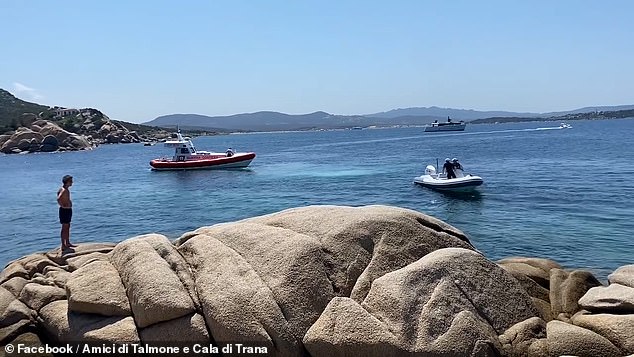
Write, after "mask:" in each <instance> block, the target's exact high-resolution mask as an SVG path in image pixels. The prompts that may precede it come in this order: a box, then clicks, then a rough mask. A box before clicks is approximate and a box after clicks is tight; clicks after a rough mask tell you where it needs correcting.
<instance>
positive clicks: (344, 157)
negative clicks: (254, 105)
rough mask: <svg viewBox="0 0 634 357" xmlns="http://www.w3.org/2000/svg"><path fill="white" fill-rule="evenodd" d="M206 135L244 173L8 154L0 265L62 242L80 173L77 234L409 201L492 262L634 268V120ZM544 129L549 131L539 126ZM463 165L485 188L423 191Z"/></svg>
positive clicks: (111, 237)
mask: <svg viewBox="0 0 634 357" xmlns="http://www.w3.org/2000/svg"><path fill="white" fill-rule="evenodd" d="M558 124H559V123H552V122H551V123H537V122H535V123H522V124H499V125H470V126H468V127H467V130H466V131H465V132H463V133H423V129H422V128H398V129H365V130H346V131H324V132H291V133H258V134H239V135H223V136H214V137H201V138H196V139H195V140H194V144H195V145H196V147H197V148H199V149H201V150H205V149H208V150H223V151H224V149H226V148H227V147H233V148H236V149H237V150H239V151H255V152H256V153H257V155H258V156H257V158H256V159H255V160H254V161H253V163H252V164H251V167H250V169H248V170H238V171H183V172H153V171H150V170H149V166H148V162H149V160H150V159H152V158H155V157H159V156H165V155H167V154H169V155H171V151H170V149H168V148H164V147H162V146H160V145H156V146H152V147H146V146H142V145H140V144H128V145H109V146H101V147H99V148H98V149H96V150H93V151H85V152H70V153H53V154H29V155H6V156H0V179H1V180H2V181H1V182H2V185H1V186H0V200H1V201H0V202H2V203H1V204H0V239H2V242H3V249H2V250H1V251H0V264H1V265H4V264H6V263H7V262H9V261H10V260H13V259H16V258H18V257H21V256H23V255H25V254H29V253H32V252H34V251H41V250H48V249H52V248H55V247H57V246H58V245H59V228H60V226H59V223H58V221H57V219H58V218H57V204H56V201H55V195H56V191H57V189H58V188H59V186H60V185H61V182H60V180H61V177H62V176H63V175H65V174H71V175H73V176H74V178H75V180H74V182H75V184H74V186H73V187H72V189H71V191H72V195H73V203H74V216H73V224H72V231H71V239H72V241H73V242H76V243H81V242H102V241H111V242H118V241H121V240H123V239H126V238H128V237H131V236H134V235H138V234H144V233H149V232H158V233H162V234H164V235H166V236H168V237H170V238H176V237H178V236H179V235H180V234H182V233H184V232H187V231H190V230H193V229H196V228H198V227H200V226H205V225H212V224H215V223H219V222H227V221H234V220H238V219H242V218H246V217H252V216H257V215H262V214H267V213H272V212H276V211H280V210H282V209H286V208H291V207H297V206H305V205H317V204H333V205H352V206H358V205H368V204H386V205H395V206H401V207H406V208H411V209H415V210H418V211H421V212H424V213H427V214H430V215H432V216H435V217H437V218H439V219H442V220H444V221H446V222H448V223H450V224H452V225H454V226H456V227H457V228H459V229H461V230H463V231H464V232H465V233H467V234H468V235H469V236H470V238H471V240H472V242H473V243H474V245H475V246H476V247H477V248H478V249H479V250H481V251H482V252H484V253H485V254H486V255H487V256H488V257H489V258H491V259H499V258H503V257H507V256H513V255H524V256H535V257H546V258H552V259H555V260H556V261H558V262H559V263H561V264H563V265H564V266H566V267H570V268H585V269H590V270H592V271H593V272H595V273H596V274H597V275H598V276H600V277H605V276H606V275H607V274H608V273H609V272H610V271H612V270H614V269H615V268H616V267H618V266H621V265H625V264H631V263H633V262H634V254H633V253H634V241H633V236H634V204H632V202H631V197H633V196H634V183H633V182H634V181H632V177H634V167H633V164H634V150H633V149H632V148H634V135H632V134H631V133H632V132H633V131H634V119H622V120H604V121H574V122H572V125H573V128H572V129H557V128H556V127H557V126H558ZM545 128H547V129H545ZM445 157H458V158H460V159H461V161H462V163H463V165H464V166H465V169H466V171H467V172H471V173H475V174H478V175H480V176H482V177H483V178H484V180H485V184H484V186H482V189H481V194H480V195H475V196H460V197H455V196H449V195H446V194H442V193H438V192H434V191H431V190H429V189H426V188H423V187H420V186H416V185H414V184H413V183H412V179H413V178H414V177H415V176H417V175H420V174H421V173H422V172H423V170H424V167H425V166H426V165H427V164H430V163H434V164H435V162H436V158H439V159H440V160H441V163H442V160H444V158H445Z"/></svg>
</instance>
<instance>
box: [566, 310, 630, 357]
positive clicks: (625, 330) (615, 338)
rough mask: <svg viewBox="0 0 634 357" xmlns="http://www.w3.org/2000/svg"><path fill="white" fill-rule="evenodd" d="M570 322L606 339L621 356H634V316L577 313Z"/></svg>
mask: <svg viewBox="0 0 634 357" xmlns="http://www.w3.org/2000/svg"><path fill="white" fill-rule="evenodd" d="M572 322H573V323H574V324H575V325H577V326H579V327H583V328H586V329H588V330H591V331H594V332H596V333H598V334H599V335H601V336H603V337H605V338H607V339H608V340H610V342H612V343H613V344H614V345H615V346H616V347H618V348H619V349H620V350H621V353H622V354H623V355H626V354H634V314H628V315H615V314H589V313H587V312H585V313H584V312H583V311H582V312H579V313H577V314H575V315H574V316H573V317H572Z"/></svg>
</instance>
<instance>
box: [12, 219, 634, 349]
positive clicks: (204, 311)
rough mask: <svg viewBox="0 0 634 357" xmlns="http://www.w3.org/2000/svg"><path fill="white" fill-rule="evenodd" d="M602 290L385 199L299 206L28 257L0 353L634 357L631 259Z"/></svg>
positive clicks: (17, 267)
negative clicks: (491, 248)
mask: <svg viewBox="0 0 634 357" xmlns="http://www.w3.org/2000/svg"><path fill="white" fill-rule="evenodd" d="M608 282H609V284H608V285H607V286H604V285H602V284H601V282H599V281H598V280H597V279H596V278H595V277H594V276H593V275H592V274H591V273H590V272H586V271H581V270H570V269H564V268H563V267H562V266H560V265H559V264H558V263H557V262H555V261H553V260H549V259H542V258H531V257H510V258H507V259H502V260H500V261H497V262H493V261H490V260H489V259H487V258H486V257H485V256H483V255H482V254H481V253H480V252H478V251H477V250H476V248H475V247H473V246H472V244H471V243H470V242H469V239H468V237H467V235H466V234H465V233H463V232H461V231H460V230H458V229H456V228H455V227H452V226H450V225H448V224H446V223H445V222H442V221H440V220H438V219H435V218H433V217H430V216H427V215H424V214H422V213H419V212H415V211H412V210H407V209H402V208H397V207H389V206H365V207H341V206H310V207H303V208H296V209H290V210H285V211H281V212H278V213H275V214H271V215H266V216H261V217H254V218H250V219H245V220H242V221H238V222H232V223H226V224H218V225H215V226H211V227H202V228H199V229H197V230H195V231H193V232H188V233H185V234H183V235H182V236H181V237H180V238H178V239H177V240H175V241H174V242H170V241H169V240H168V239H167V238H166V237H164V236H162V235H159V234H147V235H143V236H138V237H133V238H130V239H128V240H125V241H123V242H120V243H118V244H100V243H86V244H81V245H80V246H79V247H77V248H75V249H74V250H73V251H67V252H64V254H62V252H60V251H59V250H53V251H50V252H44V253H34V254H32V255H29V256H25V257H23V258H21V259H18V260H16V261H13V262H11V263H9V264H8V265H7V266H6V267H5V269H4V270H3V271H2V272H1V273H0V345H7V344H16V343H18V342H23V343H28V344H31V345H38V344H39V345H41V344H45V343H46V344H49V343H56V344H62V343H68V342H78V341H80V342H92V343H119V344H121V343H155V342H163V343H177V342H180V343H198V344H201V345H205V346H206V345H209V344H217V343H220V342H232V343H251V344H255V345H258V346H262V347H266V348H267V351H268V355H279V356H303V355H304V356H306V355H309V356H403V355H414V356H560V355H575V356H626V355H632V354H634V265H627V266H623V267H621V268H619V269H617V270H616V271H614V272H613V273H612V274H610V275H609V277H608Z"/></svg>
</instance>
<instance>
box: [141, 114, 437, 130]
mask: <svg viewBox="0 0 634 357" xmlns="http://www.w3.org/2000/svg"><path fill="white" fill-rule="evenodd" d="M439 119H442V118H441V117H434V116H400V117H395V118H373V117H367V116H362V115H334V114H329V113H326V112H314V113H310V114H301V115H292V114H285V113H279V112H270V111H263V112H256V113H245V114H236V115H230V116H206V115H199V114H172V115H165V116H161V117H158V118H156V119H154V120H152V121H149V122H146V123H144V124H146V125H156V126H162V127H174V126H176V125H178V126H180V127H182V128H196V129H203V128H207V129H211V128H213V129H215V130H218V131H223V130H224V131H275V130H309V129H341V128H351V127H357V126H361V127H367V126H371V125H375V126H393V125H424V124H428V123H431V122H432V121H434V120H439Z"/></svg>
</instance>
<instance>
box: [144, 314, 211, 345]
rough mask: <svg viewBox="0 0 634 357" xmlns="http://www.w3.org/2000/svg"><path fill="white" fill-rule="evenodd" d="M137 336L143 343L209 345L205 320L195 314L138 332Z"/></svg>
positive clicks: (160, 323)
mask: <svg viewBox="0 0 634 357" xmlns="http://www.w3.org/2000/svg"><path fill="white" fill-rule="evenodd" d="M139 336H140V337H141V341H142V342H144V343H145V342H166V341H169V342H172V343H176V342H189V343H201V344H207V343H209V333H208V332H207V326H206V325H205V319H204V318H203V317H202V315H200V314H197V313H196V314H192V315H187V316H183V317H179V318H177V319H174V320H170V321H165V322H159V323H157V324H154V325H152V326H150V327H146V328H144V329H141V330H140V331H139Z"/></svg>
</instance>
